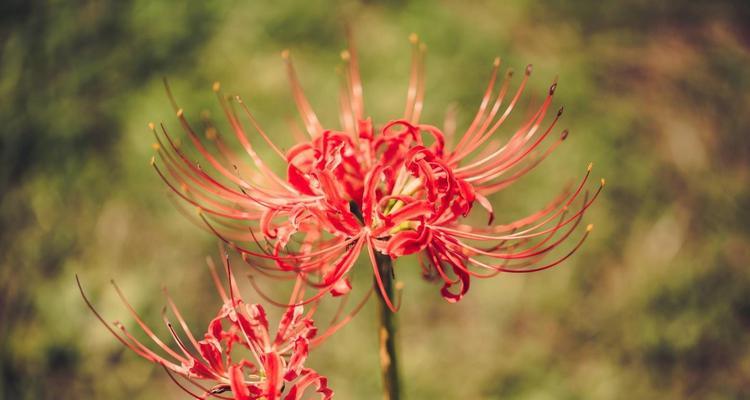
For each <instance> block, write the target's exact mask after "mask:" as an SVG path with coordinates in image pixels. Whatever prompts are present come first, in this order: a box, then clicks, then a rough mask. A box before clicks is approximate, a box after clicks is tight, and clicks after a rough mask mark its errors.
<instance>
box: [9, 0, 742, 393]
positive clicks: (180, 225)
mask: <svg viewBox="0 0 750 400" xmlns="http://www.w3.org/2000/svg"><path fill="white" fill-rule="evenodd" d="M346 21H348V22H349V23H350V24H351V25H352V27H353V28H354V29H353V30H354V32H355V34H356V37H357V38H358V41H359V49H360V56H361V58H362V64H363V65H362V69H363V79H364V83H365V92H366V95H365V97H366V103H367V104H366V107H367V109H368V111H370V114H372V115H373V116H374V117H375V119H376V120H377V121H381V122H382V121H383V120H385V119H387V118H389V117H393V116H397V115H399V113H400V112H402V111H401V110H402V104H403V103H402V102H403V100H404V99H405V93H406V83H407V79H408V65H409V43H408V40H407V37H408V35H409V34H410V33H411V32H416V33H418V34H419V35H420V36H421V37H422V39H423V40H424V41H425V42H426V43H427V45H428V56H427V93H426V106H425V120H427V121H434V122H435V123H438V124H439V123H441V122H442V119H443V115H444V112H445V110H446V109H447V108H448V107H449V106H450V105H451V104H453V102H455V104H456V105H457V107H458V109H459V112H460V114H459V123H465V121H466V119H467V118H468V116H469V114H471V112H472V110H474V109H475V108H476V106H477V104H478V102H479V99H480V97H481V93H482V90H483V89H484V85H485V82H486V79H487V76H488V73H489V69H490V66H491V63H492V60H493V58H494V57H495V56H496V55H499V56H502V58H503V60H504V63H505V64H504V65H506V66H510V67H513V68H515V69H516V70H522V68H523V67H524V66H525V65H526V63H533V64H534V66H535V72H534V75H533V76H532V79H531V85H530V87H529V89H528V90H527V92H526V93H527V94H526V97H525V98H526V99H527V100H526V101H530V102H534V101H536V102H537V103H538V102H539V100H540V99H541V98H543V96H544V94H545V92H546V87H547V86H548V85H549V83H550V82H551V81H552V79H554V77H555V76H559V80H560V84H559V87H558V92H557V93H558V94H557V96H556V100H555V104H556V105H563V104H564V105H565V108H566V115H565V116H564V117H563V123H562V125H563V127H568V128H569V129H570V130H571V135H570V137H569V139H568V140H567V141H566V142H565V144H564V145H563V146H562V147H560V148H559V149H558V150H557V151H556V153H555V154H554V155H553V156H552V157H551V158H550V159H548V160H547V161H546V162H545V163H544V164H543V165H542V166H541V167H540V168H539V169H538V170H537V171H535V172H534V173H533V174H532V175H530V176H528V177H527V178H525V180H524V181H522V182H521V183H518V184H517V185H516V186H514V187H512V188H511V189H509V190H507V191H505V192H503V193H501V194H500V195H498V196H495V198H493V201H494V202H495V206H496V209H497V210H498V220H500V221H502V220H507V219H510V218H512V217H519V216H522V215H524V213H526V212H529V211H531V210H534V209H535V208H538V207H540V206H542V205H543V204H545V202H546V201H547V200H549V199H550V198H551V197H552V196H554V195H555V194H556V193H557V191H558V190H559V189H560V188H561V187H562V186H563V185H564V184H565V183H566V182H570V181H573V180H575V179H577V178H578V177H580V176H581V174H582V173H583V172H584V171H585V167H586V164H587V163H588V162H589V161H593V162H594V164H595V167H594V172H595V174H596V175H595V178H598V175H601V176H604V177H606V178H607V182H608V184H607V188H606V189H605V192H604V194H603V196H602V197H600V200H599V201H598V202H597V204H596V205H595V207H594V208H593V209H592V211H591V212H590V213H589V214H587V217H586V222H593V223H595V225H596V229H595V230H594V232H593V235H592V237H591V238H590V240H589V241H588V242H587V243H586V245H585V246H584V247H583V249H582V250H581V251H580V252H579V253H577V254H576V256H574V257H573V258H572V259H571V260H570V261H569V262H567V263H565V264H564V265H562V266H560V267H558V268H556V269H553V270H550V271H546V272H543V273H538V274H531V275H521V276H517V275H514V276H505V275H501V276H498V277H496V278H494V279H491V280H484V281H481V282H479V281H475V282H473V284H472V289H471V290H470V292H469V294H468V295H467V296H466V298H465V299H464V300H463V301H462V302H461V303H459V304H453V305H451V304H447V303H445V302H444V301H443V300H442V299H441V298H440V296H439V293H438V292H439V290H438V287H436V286H432V285H430V284H428V283H425V282H422V281H421V280H420V278H419V274H418V271H417V268H416V266H415V265H414V264H413V263H409V261H408V260H407V261H406V262H404V263H401V264H399V266H398V276H399V279H401V280H403V281H404V282H405V283H406V289H405V294H404V304H405V305H404V308H403V309H402V311H401V312H400V313H399V314H398V318H399V323H400V327H401V331H400V333H401V337H400V345H399V346H400V350H401V353H400V354H401V367H402V372H403V378H404V387H405V394H406V396H407V398H409V399H428V398H429V399H634V398H635V399H681V398H691V399H692V398H694V399H738V398H750V269H749V268H750V265H748V264H749V263H748V261H749V260H750V176H749V175H750V135H749V134H750V67H749V66H750V23H748V21H750V3H748V2H746V1H736V2H732V1H710V2H709V1H694V2H688V1H676V0H666V1H660V2H653V1H644V0H632V1H613V0H604V1H594V0H589V1H580V2H566V1H554V0H549V1H539V2H532V1H509V2H500V1H495V2H493V1H476V2H468V1H448V0H446V1H439V2H433V1H426V0H425V1H397V0H392V1H382V2H381V1H374V0H373V1H363V2H347V1H323V0H311V1H298V2H294V1H277V2H274V3H273V5H271V3H270V2H239V1H226V2H218V1H216V2H214V1H206V2H190V3H189V4H188V3H187V2H184V3H178V2H166V1H164V2H162V1H153V0H148V1H146V0H144V1H134V2H120V1H69V2H62V1H52V0H50V1H12V0H11V1H3V2H2V5H0V99H1V100H0V154H2V164H0V398H4V399H14V400H21V399H47V398H49V399H52V398H54V399H80V398H87V399H88V398H91V399H154V398H174V399H180V398H186V396H185V395H184V394H183V393H182V392H180V391H179V389H177V388H176V387H174V385H173V384H172V383H171V382H170V381H169V379H168V378H167V377H166V376H165V374H164V373H163V371H162V370H161V369H160V368H158V367H156V366H154V365H152V364H149V363H147V362H145V361H143V360H141V359H139V358H138V357H137V356H136V355H135V354H132V353H130V352H129V351H127V350H125V349H123V348H122V347H121V346H120V345H119V343H118V342H116V341H115V340H114V339H113V338H112V337H111V336H110V335H109V334H108V333H107V332H106V331H105V330H104V329H103V328H102V327H101V326H100V325H99V324H98V322H97V321H96V320H95V319H94V317H93V315H92V314H91V313H90V312H89V311H88V310H87V309H86V308H85V306H84V303H83V302H82V301H81V298H80V296H79V294H78V293H77V289H76V286H75V280H74V274H75V273H78V274H79V275H80V276H81V278H82V280H83V282H84V285H85V286H86V288H87V290H88V292H89V294H90V296H91V298H92V299H93V301H94V302H95V303H96V304H97V307H98V308H99V310H100V311H101V312H102V313H103V314H105V315H106V317H107V318H108V319H111V320H114V319H122V320H123V321H130V318H128V316H127V314H126V312H125V310H124V308H123V307H122V305H121V304H120V303H119V302H118V301H117V298H116V295H115V292H114V290H112V288H111V287H110V286H109V285H108V281H109V279H110V278H114V279H116V280H117V281H118V283H119V284H120V285H121V286H122V288H123V290H124V291H125V292H126V293H127V295H128V297H129V299H130V300H131V301H132V303H133V304H134V305H135V307H136V308H137V309H139V310H142V311H143V314H144V316H145V319H147V320H148V321H149V322H151V324H152V325H153V326H156V327H161V323H160V316H159V313H160V310H161V307H162V306H163V305H164V299H163V297H162V295H161V290H160V287H161V285H162V284H165V285H166V286H167V287H169V288H170V289H171V291H172V293H173V295H174V297H175V299H176V301H177V302H178V304H180V305H181V308H182V310H183V312H184V313H185V314H186V315H187V317H188V319H189V320H190V321H191V322H192V323H193V325H194V326H196V327H195V330H197V331H200V329H201V325H202V324H205V323H206V322H207V321H208V318H209V317H211V316H212V313H213V312H214V311H215V310H216V307H217V306H218V304H219V299H218V297H217V296H216V295H215V293H214V291H213V289H212V287H211V285H210V283H209V282H208V280H207V277H208V274H207V269H206V268H205V263H204V261H203V260H204V258H205V257H206V256H216V254H217V251H216V240H215V239H214V238H213V237H212V236H211V235H210V234H207V233H205V232H203V231H201V230H199V229H197V228H195V227H194V226H192V225H191V224H190V223H189V222H187V220H186V219H185V218H184V217H183V216H182V215H180V213H179V212H178V211H176V209H175V207H174V206H173V204H171V202H170V200H169V197H168V196H167V192H166V190H165V188H164V185H163V184H162V183H161V182H160V181H159V179H158V177H157V176H156V174H155V173H154V172H153V170H152V169H151V167H150V166H149V159H150V157H151V155H152V151H153V150H152V149H151V147H150V146H151V143H152V140H153V139H152V138H151V136H150V133H149V131H148V130H147V128H146V124H147V122H149V121H155V122H162V121H163V122H165V123H166V124H167V127H168V128H170V129H171V130H172V132H178V125H177V122H176V120H175V118H174V114H173V112H172V111H171V109H170V107H169V103H168V101H167V98H166V95H165V93H164V90H163V87H162V85H161V78H162V77H163V76H167V77H169V79H170V81H171V83H172V86H173V90H174V92H175V95H176V97H177V98H178V100H179V102H180V103H181V106H182V107H184V108H185V109H186V110H187V112H188V115H192V116H194V117H196V116H197V115H198V113H199V112H201V111H203V110H208V111H213V112H215V110H216V104H215V103H216V102H215V99H214V96H213V93H212V92H211V84H212V82H213V81H214V80H221V81H222V85H223V87H224V88H225V89H226V90H227V91H229V92H230V93H236V94H242V95H243V96H244V98H245V100H246V101H247V102H248V103H249V104H250V106H251V108H252V109H253V110H254V111H255V114H256V115H257V116H258V117H259V119H260V121H261V123H262V124H263V125H264V127H265V128H266V129H267V130H269V131H271V132H273V135H274V138H275V139H277V140H278V141H279V143H281V144H282V145H284V146H289V145H290V144H292V143H293V139H292V137H291V135H290V134H289V131H290V129H289V121H290V120H293V119H294V118H296V117H295V116H296V113H295V110H294V106H293V103H292V101H291V97H290V95H289V90H288V85H287V83H286V81H285V75H284V71H283V67H282V62H281V59H280V57H279V52H280V51H281V50H282V49H285V48H289V49H291V51H292V54H293V56H294V57H295V60H296V62H297V66H298V70H299V71H300V74H301V77H302V81H303V84H304V86H305V88H306V90H307V93H308V95H309V97H310V99H311V101H312V103H313V104H314V105H315V107H316V108H317V109H318V110H319V113H320V115H321V116H322V119H323V120H324V121H328V122H329V123H333V124H337V122H338V121H337V119H336V107H337V102H336V101H337V100H336V97H335V93H337V91H336V88H337V85H338V78H337V76H336V74H335V72H334V70H335V67H336V66H337V65H339V64H340V59H339V51H340V50H341V49H342V48H343V47H344V46H345V35H344V33H343V26H344V23H345V22H346ZM191 113H192V114H191ZM336 126H337V125H336ZM464 126H465V125H464ZM510 128H511V127H507V128H506V129H505V130H504V131H503V132H502V133H503V134H507V133H508V132H509V129H510ZM362 266H363V268H360V270H365V271H366V268H364V267H365V266H366V264H363V265H362ZM359 282H360V286H361V285H362V284H363V283H362V282H364V284H365V285H366V284H369V283H368V281H367V277H366V274H364V275H363V279H360V281H359ZM355 285H356V283H355ZM245 286H248V285H245ZM245 289H248V288H247V287H245ZM254 295H255V294H254V292H252V291H250V290H248V291H247V293H246V296H247V297H248V298H256V299H257V297H253V296H254ZM374 312H375V309H374V306H373V304H369V305H368V306H367V307H366V308H365V309H364V310H363V311H362V312H361V313H360V314H359V315H358V317H357V318H356V319H355V320H354V321H353V322H352V323H351V324H350V325H348V326H347V327H346V328H345V329H344V330H342V331H341V332H340V333H339V334H338V335H337V336H335V337H334V338H333V339H332V340H330V341H329V342H327V343H326V344H325V345H324V346H322V347H321V348H320V349H319V350H318V351H317V352H316V353H315V354H314V355H313V356H312V359H311V360H310V366H312V367H314V368H316V369H317V370H319V371H320V372H322V373H324V374H326V375H328V376H329V377H330V382H331V385H332V387H333V388H334V389H335V391H336V392H337V395H338V398H340V399H376V398H379V396H380V395H379V374H378V365H377V364H378V362H377V354H376V350H375V347H376V345H377V337H376V335H375V322H374V319H375V317H374ZM129 324H130V325H131V326H132V322H129ZM159 331H160V332H164V330H163V329H161V330H159Z"/></svg>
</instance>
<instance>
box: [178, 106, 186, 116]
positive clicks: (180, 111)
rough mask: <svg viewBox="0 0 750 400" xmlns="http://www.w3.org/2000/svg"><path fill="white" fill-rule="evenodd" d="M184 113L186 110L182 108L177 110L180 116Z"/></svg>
mask: <svg viewBox="0 0 750 400" xmlns="http://www.w3.org/2000/svg"><path fill="white" fill-rule="evenodd" d="M184 113H185V112H184V111H183V110H182V109H181V108H180V109H178V110H177V116H178V117H181V116H182V114H184Z"/></svg>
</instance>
